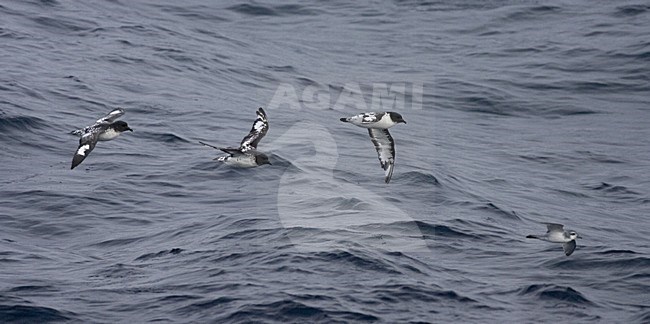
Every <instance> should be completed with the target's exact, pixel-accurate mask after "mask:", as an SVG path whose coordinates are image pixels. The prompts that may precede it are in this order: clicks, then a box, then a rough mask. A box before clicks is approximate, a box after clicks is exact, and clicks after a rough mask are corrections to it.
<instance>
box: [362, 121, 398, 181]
mask: <svg viewBox="0 0 650 324" xmlns="http://www.w3.org/2000/svg"><path fill="white" fill-rule="evenodd" d="M368 133H369V134H370V139H371V140H372V144H375V149H376V150H377V156H378V157H379V163H380V164H381V167H382V168H383V169H384V171H386V178H385V181H386V183H389V182H390V178H391V177H392V176H393V167H394V166H395V142H394V141H393V137H392V136H390V133H389V132H388V130H387V129H376V128H368Z"/></svg>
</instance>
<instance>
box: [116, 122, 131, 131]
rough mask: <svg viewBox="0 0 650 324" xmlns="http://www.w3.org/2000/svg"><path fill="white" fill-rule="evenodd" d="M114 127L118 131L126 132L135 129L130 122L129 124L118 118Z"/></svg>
mask: <svg viewBox="0 0 650 324" xmlns="http://www.w3.org/2000/svg"><path fill="white" fill-rule="evenodd" d="M112 126H113V128H115V130H116V131H118V132H125V131H131V132H132V131H133V130H132V129H131V128H130V127H129V124H127V123H126V122H124V121H121V120H118V121H116V122H114V123H113V125H112Z"/></svg>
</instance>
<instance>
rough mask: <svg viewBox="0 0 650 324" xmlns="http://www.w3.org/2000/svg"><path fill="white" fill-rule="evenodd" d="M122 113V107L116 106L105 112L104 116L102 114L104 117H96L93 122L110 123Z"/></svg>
mask: <svg viewBox="0 0 650 324" xmlns="http://www.w3.org/2000/svg"><path fill="white" fill-rule="evenodd" d="M122 115H124V109H122V108H116V109H113V111H111V112H109V113H108V114H106V116H104V117H102V118H100V119H97V121H96V122H95V124H104V123H106V124H110V123H112V122H114V121H115V120H116V119H118V118H120V117H121V116H122Z"/></svg>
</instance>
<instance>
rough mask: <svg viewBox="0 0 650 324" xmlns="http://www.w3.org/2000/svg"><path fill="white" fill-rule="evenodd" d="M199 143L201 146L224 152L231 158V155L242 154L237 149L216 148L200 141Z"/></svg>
mask: <svg viewBox="0 0 650 324" xmlns="http://www.w3.org/2000/svg"><path fill="white" fill-rule="evenodd" d="M199 143H200V144H203V145H205V146H208V147H211V148H213V149H216V150H220V151H223V152H226V153H228V154H230V155H231V156H233V155H237V154H241V153H242V152H241V151H240V149H239V148H233V147H218V146H214V145H211V144H208V143H205V142H201V141H199Z"/></svg>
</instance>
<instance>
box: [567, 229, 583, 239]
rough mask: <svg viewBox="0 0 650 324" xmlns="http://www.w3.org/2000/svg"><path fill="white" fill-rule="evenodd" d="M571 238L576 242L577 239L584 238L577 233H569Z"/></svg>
mask: <svg viewBox="0 0 650 324" xmlns="http://www.w3.org/2000/svg"><path fill="white" fill-rule="evenodd" d="M569 238H570V239H572V240H575V239H577V238H582V237H580V236H578V233H576V232H575V231H569Z"/></svg>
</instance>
